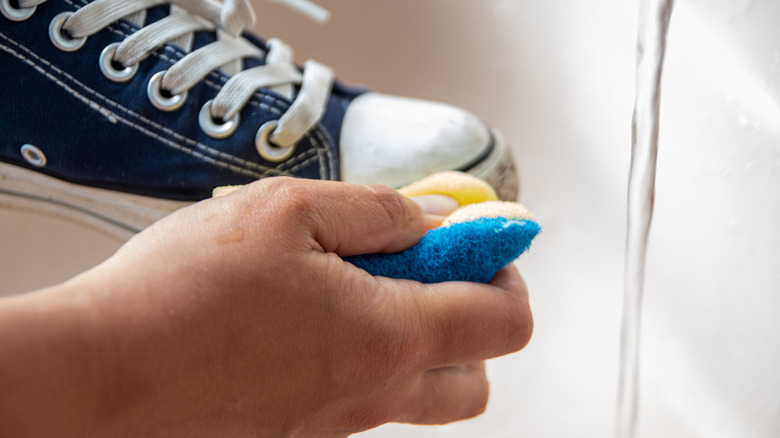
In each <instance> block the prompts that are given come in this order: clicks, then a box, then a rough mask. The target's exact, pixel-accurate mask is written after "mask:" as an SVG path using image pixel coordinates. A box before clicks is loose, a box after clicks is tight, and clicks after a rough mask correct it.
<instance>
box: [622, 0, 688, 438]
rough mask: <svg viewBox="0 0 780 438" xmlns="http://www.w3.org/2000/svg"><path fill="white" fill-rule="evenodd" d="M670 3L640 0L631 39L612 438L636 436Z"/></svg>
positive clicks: (672, 0) (671, 1) (663, 0)
mask: <svg viewBox="0 0 780 438" xmlns="http://www.w3.org/2000/svg"><path fill="white" fill-rule="evenodd" d="M673 3H674V0H641V2H640V14H639V32H638V40H637V69H636V101H635V104H634V118H633V126H632V144H631V168H630V173H629V177H628V226H627V233H626V257H625V271H624V272H625V274H624V275H625V277H624V298H623V300H624V301H623V320H622V328H621V339H620V375H619V382H618V401H617V418H616V436H617V438H632V437H634V436H635V433H636V424H637V414H638V408H639V329H640V320H641V318H640V317H641V310H642V292H643V286H644V279H645V257H646V255H647V236H648V232H649V231H650V223H651V221H652V217H653V202H654V195H655V169H656V157H657V153H658V125H659V120H658V116H659V107H660V100H661V73H662V70H663V61H664V52H665V49H666V35H667V30H668V29H669V18H670V16H671V12H672V7H673Z"/></svg>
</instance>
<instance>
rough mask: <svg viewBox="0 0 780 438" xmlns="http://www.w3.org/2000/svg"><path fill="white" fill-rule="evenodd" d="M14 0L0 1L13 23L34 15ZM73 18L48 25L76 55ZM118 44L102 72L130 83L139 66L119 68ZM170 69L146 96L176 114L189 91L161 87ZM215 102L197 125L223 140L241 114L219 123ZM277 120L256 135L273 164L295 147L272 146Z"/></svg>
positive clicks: (106, 52) (103, 57)
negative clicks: (68, 27)
mask: <svg viewBox="0 0 780 438" xmlns="http://www.w3.org/2000/svg"><path fill="white" fill-rule="evenodd" d="M10 1H11V0H0V12H2V14H3V15H4V16H5V17H6V18H8V19H9V20H13V21H22V20H26V19H27V18H29V17H30V16H32V14H33V13H34V12H35V9H36V8H35V7H32V8H16V7H14V6H13V5H11V3H10ZM72 15H73V12H62V13H60V14H57V15H56V16H55V17H54V18H53V19H52V21H51V24H50V25H49V38H50V39H51V41H52V43H53V44H54V46H55V47H57V48H58V49H60V50H62V51H65V52H74V51H76V50H78V49H80V48H81V47H82V46H83V45H84V43H85V42H86V41H87V39H86V38H72V37H70V36H68V35H67V34H66V33H65V31H64V30H63V29H62V27H63V26H64V24H65V22H66V21H67V20H68V18H70V17H71V16H72ZM118 46H119V43H112V44H109V45H108V46H106V47H105V48H104V49H103V51H102V52H101V53H100V62H99V65H100V71H101V72H102V73H103V74H104V75H105V76H106V77H107V78H108V79H109V80H112V81H114V82H127V81H129V80H130V79H132V78H133V77H134V76H135V74H136V73H137V72H138V64H135V65H132V66H127V67H124V66H121V68H120V67H117V66H116V65H115V63H116V61H114V55H115V54H116V49H117V47H118ZM166 71H167V70H163V71H160V72H157V73H155V74H154V75H153V76H152V78H151V79H150V80H149V83H148V85H147V87H146V93H147V96H148V97H149V101H150V102H151V103H152V105H154V107H155V108H157V109H158V110H160V111H166V112H171V111H176V110H178V109H179V108H181V107H182V106H183V105H184V103H185V102H186V101H187V95H188V93H187V91H184V92H183V93H180V94H173V95H172V94H170V93H169V92H166V90H164V89H163V88H162V79H163V76H164V75H165V73H166ZM211 106H212V101H208V102H206V104H205V105H203V107H202V108H201V110H200V114H199V116H198V123H199V124H200V127H201V129H202V130H203V132H205V133H206V135H208V136H209V137H212V138H215V139H224V138H227V137H230V136H231V135H233V134H234V133H235V132H236V130H237V129H238V125H239V123H240V117H239V115H238V114H236V115H235V116H233V117H232V118H231V119H230V120H227V121H222V122H221V123H220V122H217V121H215V120H214V117H213V115H212V113H211ZM278 123H279V122H278V121H276V120H271V121H268V122H266V123H264V124H263V125H262V126H261V127H260V129H258V130H257V134H256V135H255V147H256V148H257V152H258V153H259V154H260V156H261V157H263V158H264V159H265V160H267V161H270V162H275V163H278V162H281V161H284V160H286V159H288V158H290V156H292V154H293V152H294V151H295V145H291V146H278V145H275V144H273V142H271V140H270V138H269V137H270V135H271V133H273V131H274V129H276V127H277V126H278Z"/></svg>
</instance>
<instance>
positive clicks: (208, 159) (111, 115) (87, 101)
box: [0, 33, 258, 178]
mask: <svg viewBox="0 0 780 438" xmlns="http://www.w3.org/2000/svg"><path fill="white" fill-rule="evenodd" d="M0 37H3V38H5V36H4V35H3V34H2V33H0ZM0 50H4V51H5V52H7V53H9V54H11V55H12V56H15V57H17V58H19V59H21V60H22V61H23V62H25V63H26V64H28V65H30V66H31V67H33V68H34V69H35V70H37V71H38V72H39V73H41V74H43V75H44V76H46V77H47V78H48V79H50V80H52V81H54V82H55V83H57V84H58V85H59V86H60V87H62V88H63V89H64V90H65V91H66V92H68V93H69V94H71V95H73V96H74V97H75V98H77V99H78V100H81V101H82V102H83V103H85V104H87V105H88V106H89V107H90V108H92V109H94V110H96V111H98V112H99V113H100V114H102V115H104V116H106V117H107V118H110V119H113V120H117V121H121V122H122V123H124V124H126V125H128V126H131V127H132V128H134V129H136V130H138V131H141V132H142V133H144V134H146V135H148V136H150V137H152V138H154V139H156V140H158V141H160V142H162V143H163V144H166V145H168V146H170V147H172V148H173V149H176V150H178V151H181V152H184V153H187V154H190V155H192V156H194V157H196V158H198V159H201V160H203V161H205V162H207V163H209V164H213V165H216V166H218V167H222V168H225V169H229V170H232V171H234V172H238V173H242V174H245V175H247V176H251V177H254V178H258V174H257V173H256V172H252V171H249V170H246V169H243V168H241V167H238V166H235V165H232V164H228V163H224V162H221V161H218V160H215V159H213V158H211V157H208V156H205V155H204V154H202V153H200V152H198V151H194V150H192V149H189V148H187V147H185V146H182V145H180V144H178V143H175V142H172V141H170V140H168V139H166V138H163V137H161V136H159V135H158V134H156V133H154V132H151V131H149V130H147V129H145V128H144V127H142V126H139V125H137V124H135V123H133V122H131V121H129V120H127V119H125V118H123V117H121V116H118V115H116V114H115V113H112V112H111V111H109V110H108V109H106V108H104V107H101V106H100V104H99V103H97V102H95V101H92V100H90V99H88V98H87V97H85V96H83V95H81V94H79V93H78V92H77V91H76V90H74V89H73V88H71V87H70V86H68V84H66V83H64V82H62V81H61V80H59V79H58V78H56V77H55V76H54V75H52V74H51V73H49V72H47V71H46V70H44V69H43V67H41V66H39V65H37V64H35V63H34V62H33V61H32V60H30V59H28V58H26V57H25V56H24V55H22V54H20V53H18V52H16V51H15V50H13V49H12V48H10V47H8V46H6V45H3V44H0Z"/></svg>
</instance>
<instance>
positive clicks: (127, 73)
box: [99, 43, 138, 82]
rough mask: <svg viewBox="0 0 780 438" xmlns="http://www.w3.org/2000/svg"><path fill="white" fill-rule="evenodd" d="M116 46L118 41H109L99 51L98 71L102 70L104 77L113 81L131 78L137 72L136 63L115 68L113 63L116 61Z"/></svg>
mask: <svg viewBox="0 0 780 438" xmlns="http://www.w3.org/2000/svg"><path fill="white" fill-rule="evenodd" d="M117 47H119V43H111V44H109V45H107V46H106V48H105V49H103V51H102V52H100V63H99V64H100V71H101V72H103V75H104V76H105V77H107V78H108V79H110V80H112V81H114V82H127V81H129V80H130V79H133V76H135V74H136V73H138V64H133V65H131V66H128V67H122V68H116V67H115V66H114V65H115V64H117V62H116V61H114V54H115V53H116V49H117Z"/></svg>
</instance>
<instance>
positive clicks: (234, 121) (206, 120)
mask: <svg viewBox="0 0 780 438" xmlns="http://www.w3.org/2000/svg"><path fill="white" fill-rule="evenodd" d="M213 102H214V101H213V100H210V101H208V102H206V104H205V105H203V108H201V109H200V114H199V115H198V123H199V124H200V129H202V130H203V132H205V133H206V135H208V136H209V137H211V138H216V139H222V138H228V137H230V136H231V135H233V133H234V132H236V129H238V124H239V123H240V120H241V119H240V117H239V115H238V113H236V115H235V116H233V117H232V118H231V119H230V120H225V121H223V122H222V123H218V122H217V121H215V120H214V116H212V115H211V105H212V103H213Z"/></svg>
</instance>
